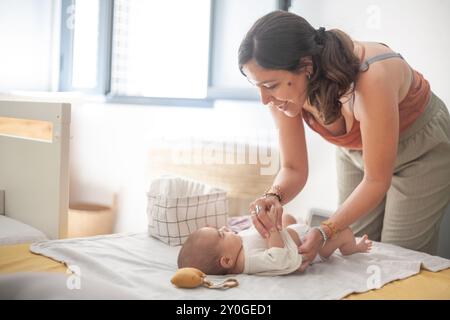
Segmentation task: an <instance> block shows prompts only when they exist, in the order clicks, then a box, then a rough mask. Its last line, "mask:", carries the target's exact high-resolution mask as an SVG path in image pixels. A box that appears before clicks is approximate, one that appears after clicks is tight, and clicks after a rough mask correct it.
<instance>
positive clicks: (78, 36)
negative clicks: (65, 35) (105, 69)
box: [72, 0, 99, 89]
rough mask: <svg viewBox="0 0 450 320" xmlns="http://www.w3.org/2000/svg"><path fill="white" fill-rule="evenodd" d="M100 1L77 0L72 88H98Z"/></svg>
mask: <svg viewBox="0 0 450 320" xmlns="http://www.w3.org/2000/svg"><path fill="white" fill-rule="evenodd" d="M98 23H99V0H76V2H75V23H74V40H73V68H72V87H74V88H86V89H91V88H95V87H96V86H97V49H98V27H99V26H98Z"/></svg>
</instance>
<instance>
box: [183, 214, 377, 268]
mask: <svg viewBox="0 0 450 320" xmlns="http://www.w3.org/2000/svg"><path fill="white" fill-rule="evenodd" d="M282 227H283V228H282V230H281V231H278V230H273V231H271V232H270V235H269V237H268V238H263V237H262V236H261V235H260V234H259V233H258V231H257V230H256V229H255V228H254V227H252V228H250V229H247V230H244V231H241V232H240V233H238V234H236V233H234V232H232V231H230V230H229V229H228V228H227V227H222V228H220V229H217V228H212V227H204V228H201V229H198V230H197V231H195V232H194V233H192V234H191V235H190V236H189V238H188V239H187V240H186V242H185V243H184V244H183V246H182V247H181V249H180V252H179V254H178V267H179V268H186V267H193V268H197V269H199V270H201V271H203V272H204V273H206V274H209V275H224V274H238V273H247V274H258V275H283V274H289V273H292V272H295V271H297V270H299V268H300V266H301V264H302V256H301V255H300V254H299V253H298V247H299V246H300V245H301V244H302V239H303V237H304V236H305V235H306V233H307V232H308V231H309V229H310V227H309V226H308V225H306V224H299V223H297V221H296V220H295V218H294V217H292V216H291V215H288V214H284V215H283V225H282ZM371 246H372V241H370V240H368V239H367V235H364V236H363V237H362V238H361V239H360V240H359V241H356V239H355V237H354V235H353V232H352V231H351V230H350V229H349V228H347V229H345V230H343V231H341V232H340V233H339V234H337V235H336V236H335V237H334V238H332V239H329V240H328V241H327V242H326V243H325V245H324V246H323V247H322V248H321V249H320V250H319V255H318V256H317V257H316V259H315V260H314V261H313V263H314V262H320V261H323V260H324V259H326V258H328V257H329V256H330V255H331V254H332V253H333V252H334V251H335V250H336V249H338V248H339V250H340V252H341V253H342V254H343V255H350V254H353V253H358V252H368V251H369V250H370V248H371Z"/></svg>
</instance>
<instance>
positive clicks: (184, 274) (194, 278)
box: [170, 268, 239, 289]
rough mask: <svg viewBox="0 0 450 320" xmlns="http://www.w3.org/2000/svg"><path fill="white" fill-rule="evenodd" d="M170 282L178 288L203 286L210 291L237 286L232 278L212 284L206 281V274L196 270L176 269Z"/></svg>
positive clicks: (237, 283) (236, 282)
mask: <svg viewBox="0 0 450 320" xmlns="http://www.w3.org/2000/svg"><path fill="white" fill-rule="evenodd" d="M170 282H172V283H173V284H174V285H176V286H177V287H179V288H197V287H199V286H202V285H203V286H205V287H207V288H210V289H228V288H233V287H236V286H238V285H239V282H238V281H237V280H236V279H233V278H229V279H226V280H225V281H224V282H222V283H219V284H213V283H212V282H210V281H208V280H206V274H205V273H203V272H202V271H201V270H199V269H197V268H181V269H178V270H177V272H175V275H174V276H173V277H172V279H171V280H170Z"/></svg>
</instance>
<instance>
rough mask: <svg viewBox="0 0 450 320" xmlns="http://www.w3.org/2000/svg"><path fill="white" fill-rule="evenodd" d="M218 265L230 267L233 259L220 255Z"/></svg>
mask: <svg viewBox="0 0 450 320" xmlns="http://www.w3.org/2000/svg"><path fill="white" fill-rule="evenodd" d="M219 261H220V265H221V266H222V267H223V268H226V269H230V268H231V267H233V262H234V261H233V259H232V258H230V257H227V256H222V257H220V260H219Z"/></svg>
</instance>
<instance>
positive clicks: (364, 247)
mask: <svg viewBox="0 0 450 320" xmlns="http://www.w3.org/2000/svg"><path fill="white" fill-rule="evenodd" d="M356 248H357V252H369V251H370V249H372V241H371V240H369V237H368V236H367V234H365V235H363V236H362V237H361V238H360V239H359V241H357V242H356Z"/></svg>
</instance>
